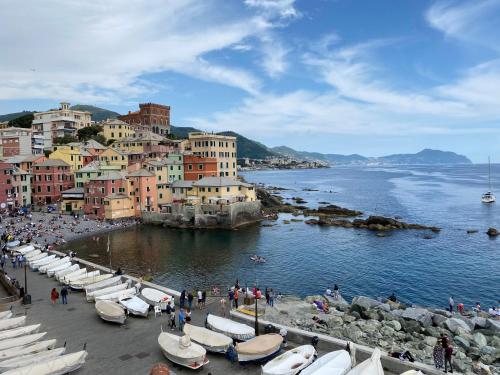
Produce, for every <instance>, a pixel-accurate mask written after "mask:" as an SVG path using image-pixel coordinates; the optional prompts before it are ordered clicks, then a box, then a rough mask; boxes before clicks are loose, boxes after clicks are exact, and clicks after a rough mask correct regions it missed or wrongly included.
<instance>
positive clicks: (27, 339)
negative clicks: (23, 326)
mask: <svg viewBox="0 0 500 375" xmlns="http://www.w3.org/2000/svg"><path fill="white" fill-rule="evenodd" d="M46 334H47V332H42V333H34V334H32V335H26V336H19V337H14V338H12V339H6V340H2V341H0V350H5V349H9V348H16V347H18V346H25V345H29V344H32V343H34V342H35V341H38V340H40V339H41V338H42V337H43V336H45V335H46Z"/></svg>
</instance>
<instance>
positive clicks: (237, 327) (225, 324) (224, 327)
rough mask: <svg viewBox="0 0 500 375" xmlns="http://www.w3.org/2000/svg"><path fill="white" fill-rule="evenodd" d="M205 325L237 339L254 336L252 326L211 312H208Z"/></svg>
mask: <svg viewBox="0 0 500 375" xmlns="http://www.w3.org/2000/svg"><path fill="white" fill-rule="evenodd" d="M205 325H206V327H207V328H208V329H211V330H212V331H215V332H219V333H222V334H223V335H226V336H228V337H231V338H232V339H235V340H239V341H246V340H250V339H252V338H254V337H255V330H254V329H253V328H252V327H249V326H247V325H246V324H242V323H237V322H233V321H232V320H230V319H226V318H221V317H219V316H216V315H212V314H208V316H207V320H206V324H205Z"/></svg>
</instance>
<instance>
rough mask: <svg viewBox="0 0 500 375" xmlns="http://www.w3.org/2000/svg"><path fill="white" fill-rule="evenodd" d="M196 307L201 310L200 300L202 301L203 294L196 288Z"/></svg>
mask: <svg viewBox="0 0 500 375" xmlns="http://www.w3.org/2000/svg"><path fill="white" fill-rule="evenodd" d="M197 294H198V308H199V309H200V310H201V302H202V301H203V296H202V294H201V290H198V293H197Z"/></svg>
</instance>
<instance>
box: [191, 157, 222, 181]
mask: <svg viewBox="0 0 500 375" xmlns="http://www.w3.org/2000/svg"><path fill="white" fill-rule="evenodd" d="M203 177H217V158H208V157H203V156H197V155H184V180H186V181H196V180H201V179H202V178H203Z"/></svg>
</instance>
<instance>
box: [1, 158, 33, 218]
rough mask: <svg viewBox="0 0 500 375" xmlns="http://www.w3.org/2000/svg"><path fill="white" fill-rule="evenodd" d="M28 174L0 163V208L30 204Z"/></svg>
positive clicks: (10, 165)
mask: <svg viewBox="0 0 500 375" xmlns="http://www.w3.org/2000/svg"><path fill="white" fill-rule="evenodd" d="M30 180H31V179H30V174H29V173H28V172H26V171H23V170H22V169H20V168H18V167H16V166H15V165H13V164H11V163H6V162H0V208H8V209H14V208H16V207H23V206H28V205H30V204H31V182H30Z"/></svg>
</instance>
